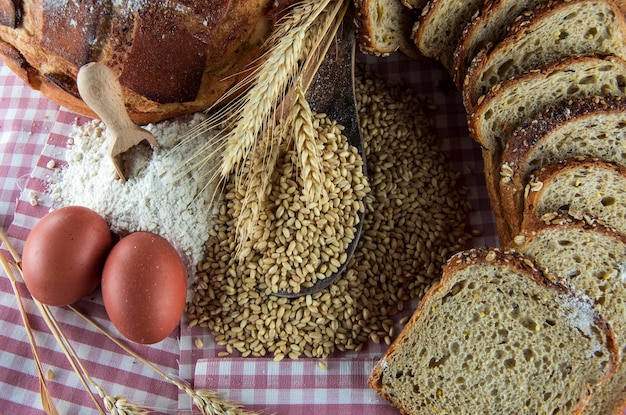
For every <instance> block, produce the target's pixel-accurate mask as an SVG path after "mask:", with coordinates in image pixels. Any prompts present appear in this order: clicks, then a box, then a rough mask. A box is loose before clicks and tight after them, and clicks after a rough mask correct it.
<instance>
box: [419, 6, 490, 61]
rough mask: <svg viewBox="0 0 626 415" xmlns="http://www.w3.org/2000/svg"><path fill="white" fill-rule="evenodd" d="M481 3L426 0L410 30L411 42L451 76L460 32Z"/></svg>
mask: <svg viewBox="0 0 626 415" xmlns="http://www.w3.org/2000/svg"><path fill="white" fill-rule="evenodd" d="M483 3H484V0H465V1H459V0H430V1H429V2H428V3H427V4H426V5H425V6H424V8H423V9H422V15H421V16H420V18H419V19H418V20H417V22H416V23H415V26H414V28H413V41H414V42H415V44H416V45H417V48H418V49H419V50H420V51H421V52H422V54H424V55H425V56H427V57H430V58H435V59H437V60H438V61H440V62H441V64H442V65H443V67H444V68H445V69H447V70H448V72H450V73H452V69H453V65H454V51H455V49H456V46H457V43H458V41H459V39H460V37H461V33H462V32H463V28H464V27H465V25H466V24H468V23H469V22H470V20H471V18H472V16H473V15H474V13H476V12H477V11H478V10H479V9H480V7H481V6H482V5H483Z"/></svg>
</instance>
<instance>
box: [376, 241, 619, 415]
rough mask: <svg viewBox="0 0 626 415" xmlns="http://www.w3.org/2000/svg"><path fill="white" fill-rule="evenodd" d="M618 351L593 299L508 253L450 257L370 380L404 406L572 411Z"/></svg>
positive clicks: (423, 410) (419, 410)
mask: <svg viewBox="0 0 626 415" xmlns="http://www.w3.org/2000/svg"><path fill="white" fill-rule="evenodd" d="M618 359H619V351H618V349H617V346H616V343H615V337H614V333H612V330H611V329H610V327H609V325H608V324H607V323H606V321H605V320H604V318H603V317H601V316H600V314H599V313H598V312H597V310H596V309H595V308H594V307H593V305H592V304H591V302H590V301H588V300H587V299H584V298H583V297H581V296H578V295H577V294H575V293H574V292H573V291H571V290H570V288H569V287H568V286H566V285H565V284H562V283H560V282H556V281H552V280H551V279H549V278H548V277H547V275H546V274H544V273H542V272H541V271H539V270H538V269H537V268H536V267H535V266H534V265H533V263H532V261H531V260H530V259H529V258H527V257H524V256H522V255H520V254H517V253H514V252H503V251H500V250H498V249H473V250H469V251H465V252H462V253H459V254H457V255H455V256H453V257H452V258H451V259H450V261H449V262H448V263H447V264H446V266H445V267H444V270H443V277H442V280H441V282H440V283H437V284H435V285H434V286H433V287H432V289H431V290H429V291H428V293H427V294H426V295H425V296H424V298H423V300H422V302H421V303H420V305H419V307H418V308H417V310H416V311H415V312H414V314H413V316H412V317H411V319H410V320H409V322H408V323H407V325H406V326H405V328H404V329H403V330H402V332H401V334H400V335H399V336H398V338H397V339H396V340H395V341H394V342H393V344H392V345H391V346H390V348H389V349H388V350H387V352H386V353H385V355H384V357H383V358H382V359H381V360H380V361H379V362H378V364H377V365H376V367H375V368H374V370H373V372H372V373H371V376H370V380H369V384H370V387H371V388H372V389H374V390H375V391H376V392H377V393H379V394H380V395H381V396H382V397H383V398H384V399H386V400H388V401H389V402H390V403H391V404H392V405H394V406H396V407H398V408H399V409H400V412H401V413H403V414H413V415H416V414H424V415H426V414H428V415H430V414H461V413H468V411H470V412H471V413H476V414H494V415H496V414H497V415H502V414H554V413H557V412H558V413H559V414H570V413H577V412H578V411H579V410H580V409H582V407H584V405H585V404H586V402H587V400H588V399H589V396H590V393H591V388H593V387H594V386H595V385H596V384H598V383H601V382H603V381H605V380H606V379H608V378H610V376H611V375H612V373H613V372H614V370H615V368H616V365H617V362H618Z"/></svg>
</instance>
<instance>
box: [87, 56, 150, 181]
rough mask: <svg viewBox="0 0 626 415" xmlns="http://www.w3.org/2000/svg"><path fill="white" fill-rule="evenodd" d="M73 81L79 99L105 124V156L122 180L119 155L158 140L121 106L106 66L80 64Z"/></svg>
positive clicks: (115, 83)
mask: <svg viewBox="0 0 626 415" xmlns="http://www.w3.org/2000/svg"><path fill="white" fill-rule="evenodd" d="M76 84H77V86H78V91H79V93H80V96H81V98H82V99H83V101H85V103H86V104H87V105H89V107H90V108H91V109H92V110H93V112H95V113H96V114H97V115H98V116H99V117H100V119H101V120H102V121H103V122H104V124H105V125H106V127H107V131H108V134H109V156H110V157H111V161H112V162H113V166H114V167H115V171H116V173H117V177H118V178H119V179H120V180H121V181H122V182H125V181H126V176H125V174H124V169H123V162H122V156H123V154H124V153H125V152H126V151H128V150H129V149H130V148H132V147H134V146H136V145H137V144H140V143H141V142H143V141H147V142H148V143H149V144H150V145H151V146H152V148H157V147H159V143H157V141H156V140H155V138H154V136H153V135H152V134H151V133H150V132H149V131H147V130H145V129H143V128H141V127H139V126H138V125H136V124H135V123H134V122H133V121H132V120H131V119H130V117H129V116H128V113H127V112H126V107H125V106H124V98H123V96H122V87H121V86H120V82H119V79H118V78H117V76H116V75H115V74H114V73H113V71H112V70H111V69H109V68H108V67H107V66H106V65H103V64H101V63H98V62H92V63H88V64H86V65H83V66H82V67H81V68H80V70H79V71H78V76H77V77H76Z"/></svg>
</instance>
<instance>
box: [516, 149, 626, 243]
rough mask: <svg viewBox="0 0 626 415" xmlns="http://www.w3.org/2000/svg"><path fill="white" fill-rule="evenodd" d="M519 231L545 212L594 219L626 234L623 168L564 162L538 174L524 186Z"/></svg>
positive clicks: (583, 161) (594, 162)
mask: <svg viewBox="0 0 626 415" xmlns="http://www.w3.org/2000/svg"><path fill="white" fill-rule="evenodd" d="M526 189H527V190H526V197H525V204H524V219H523V221H522V228H524V227H526V226H530V225H527V224H528V223H532V222H534V221H535V220H536V219H537V218H541V217H542V216H543V215H545V214H547V213H552V212H557V211H570V212H573V213H576V214H585V215H590V216H592V217H596V218H598V219H600V220H601V221H603V222H604V223H607V224H608V225H609V226H612V227H614V228H616V229H617V230H618V231H620V232H622V233H624V234H626V167H624V166H623V165H620V164H616V163H611V162H608V161H605V160H601V159H579V158H576V159H566V160H560V161H557V162H555V163H552V164H549V165H547V166H546V167H544V168H542V169H540V170H539V171H537V172H536V173H535V174H534V175H533V177H532V179H531V180H530V182H529V183H528V186H527V187H526Z"/></svg>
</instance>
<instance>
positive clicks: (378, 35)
mask: <svg viewBox="0 0 626 415" xmlns="http://www.w3.org/2000/svg"><path fill="white" fill-rule="evenodd" d="M354 4H355V6H356V19H355V22H356V24H357V36H358V42H359V43H358V44H359V48H360V50H361V52H363V53H365V54H368V55H374V56H387V55H389V54H391V53H393V52H396V51H397V50H400V51H401V52H402V53H404V54H405V55H407V56H408V57H410V58H412V59H418V57H419V56H420V53H419V50H418V49H417V46H415V43H413V40H412V39H411V32H412V29H413V22H414V21H415V20H416V19H417V12H415V11H413V10H411V9H409V8H408V7H406V6H405V5H404V4H402V2H401V1H400V0H354Z"/></svg>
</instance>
